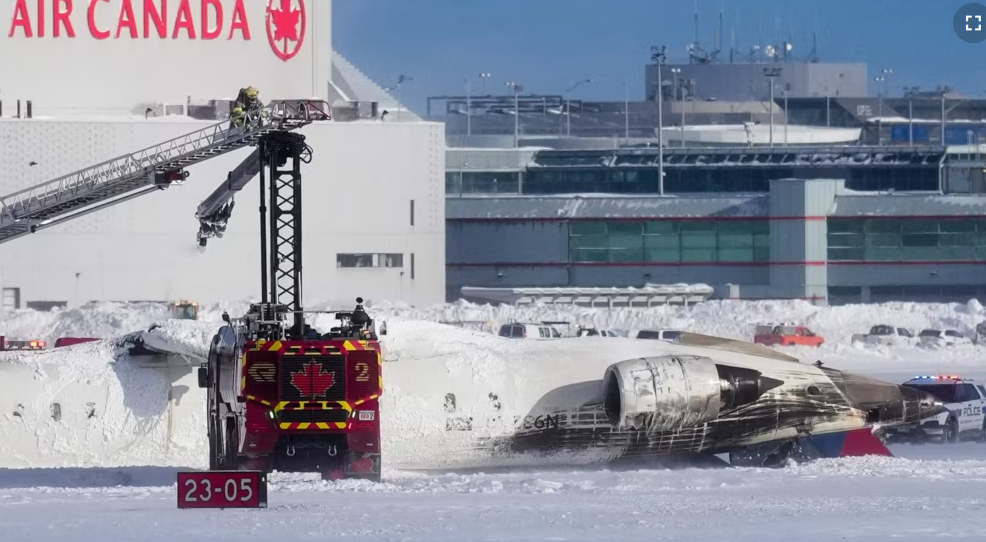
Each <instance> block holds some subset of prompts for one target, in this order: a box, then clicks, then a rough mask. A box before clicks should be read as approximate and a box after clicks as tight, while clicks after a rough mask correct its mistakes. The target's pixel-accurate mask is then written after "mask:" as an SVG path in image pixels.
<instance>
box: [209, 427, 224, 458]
mask: <svg viewBox="0 0 986 542" xmlns="http://www.w3.org/2000/svg"><path fill="white" fill-rule="evenodd" d="M217 425H218V422H217V420H215V419H212V421H210V422H209V470H219V469H220V468H222V467H221V465H220V463H219V428H218V427H217Z"/></svg>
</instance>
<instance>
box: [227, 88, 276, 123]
mask: <svg viewBox="0 0 986 542" xmlns="http://www.w3.org/2000/svg"><path fill="white" fill-rule="evenodd" d="M230 106H231V109H230V112H229V118H230V120H232V124H231V127H233V126H235V127H237V128H242V127H243V126H244V125H246V124H247V123H248V122H250V123H254V122H259V121H260V120H261V118H260V117H263V118H266V116H267V115H266V111H264V103H263V102H261V101H260V91H259V90H257V89H256V88H254V87H252V86H249V87H246V88H241V89H240V93H239V94H238V95H237V96H236V101H235V102H233V103H232V104H230ZM257 112H260V117H257V116H256V113H257ZM251 115H252V117H251Z"/></svg>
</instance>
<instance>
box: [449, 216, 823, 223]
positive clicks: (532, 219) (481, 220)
mask: <svg viewBox="0 0 986 542" xmlns="http://www.w3.org/2000/svg"><path fill="white" fill-rule="evenodd" d="M825 219H826V217H824V216H663V215H662V216H634V217H628V216H600V217H582V216H580V217H571V218H569V217H527V218H518V217H505V218H446V219H445V221H446V222H477V223H485V222H519V223H523V222H644V221H646V222H698V221H708V220H716V221H725V222H728V221H740V220H749V221H758V222H759V221H766V220H825Z"/></svg>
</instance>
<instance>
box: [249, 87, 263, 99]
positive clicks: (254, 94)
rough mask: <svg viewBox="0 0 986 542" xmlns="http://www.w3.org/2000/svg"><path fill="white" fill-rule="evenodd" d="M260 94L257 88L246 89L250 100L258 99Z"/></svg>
mask: <svg viewBox="0 0 986 542" xmlns="http://www.w3.org/2000/svg"><path fill="white" fill-rule="evenodd" d="M258 94H260V91H259V90H257V89H255V88H253V87H252V86H251V87H247V88H246V95H247V97H249V98H256V97H257V95H258Z"/></svg>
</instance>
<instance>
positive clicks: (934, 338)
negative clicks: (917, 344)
mask: <svg viewBox="0 0 986 542" xmlns="http://www.w3.org/2000/svg"><path fill="white" fill-rule="evenodd" d="M918 339H920V341H921V344H922V345H925V346H952V345H956V344H972V339H970V338H968V337H966V336H965V335H963V334H962V333H960V332H958V331H956V330H954V329H946V330H940V329H923V330H921V333H918Z"/></svg>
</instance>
